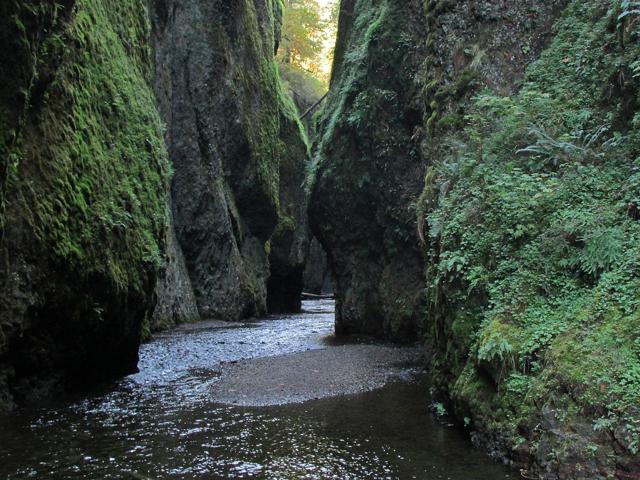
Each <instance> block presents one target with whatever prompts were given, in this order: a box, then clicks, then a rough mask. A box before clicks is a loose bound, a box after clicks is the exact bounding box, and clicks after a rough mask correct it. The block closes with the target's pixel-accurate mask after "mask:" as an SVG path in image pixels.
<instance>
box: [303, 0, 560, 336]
mask: <svg viewBox="0 0 640 480" xmlns="http://www.w3.org/2000/svg"><path fill="white" fill-rule="evenodd" d="M426 3H428V4H431V3H433V2H426ZM427 6H428V5H427ZM557 6H558V2H555V1H545V2H533V1H517V2H511V1H499V2H472V1H469V2H466V1H462V2H435V4H434V5H432V6H430V7H429V6H428V7H429V8H427V9H426V10H425V2H422V1H394V0H385V1H373V0H369V1H366V0H360V1H344V2H342V3H341V17H340V21H339V32H338V42H337V45H336V54H335V59H336V60H335V65H334V73H333V78H332V81H331V90H330V93H329V97H328V99H327V102H326V104H325V106H324V110H323V114H322V118H321V121H320V125H319V140H318V148H317V149H316V152H315V155H314V162H313V165H312V167H311V178H310V184H311V199H310V219H311V226H312V229H313V231H314V233H315V234H316V236H317V238H318V239H319V240H320V241H321V242H322V244H323V245H324V248H325V250H326V251H327V253H328V256H329V262H330V264H331V267H332V270H333V272H334V274H335V277H336V286H335V287H336V298H337V324H338V328H339V329H340V330H342V331H345V332H365V333H370V334H374V335H382V336H388V337H393V338H405V339H406V338H415V337H416V335H417V332H418V331H419V330H421V329H423V328H424V327H425V312H426V298H425V294H424V268H423V267H424V261H423V255H422V252H421V247H420V240H419V237H420V235H419V234H418V230H419V229H418V226H417V225H416V220H415V218H416V208H417V207H420V202H419V200H420V198H419V197H420V192H421V191H422V188H423V186H424V182H423V178H424V171H425V168H426V167H427V166H428V165H430V164H431V163H433V162H434V160H436V159H437V158H439V156H440V155H441V154H442V152H444V151H446V146H445V144H444V142H443V141H442V139H443V138H444V134H445V133H446V132H447V131H450V130H451V129H455V128H459V126H460V125H461V124H463V120H464V110H465V105H466V104H467V103H468V101H469V98H470V97H471V96H472V95H473V93H474V92H477V91H479V90H480V89H481V88H484V87H492V88H497V89H499V90H500V91H515V90H517V87H518V85H519V83H520V81H521V79H522V75H523V72H524V67H525V65H526V64H528V63H529V62H531V61H532V60H533V59H535V58H536V55H537V54H538V53H539V52H540V49H541V47H542V46H543V45H544V42H545V41H546V39H547V37H548V35H545V32H548V29H549V25H550V23H551V21H552V19H553V18H554V13H555V10H556V9H557ZM521 45H527V48H525V49H522V48H521ZM420 234H423V232H421V233H420ZM427 323H428V321H427Z"/></svg>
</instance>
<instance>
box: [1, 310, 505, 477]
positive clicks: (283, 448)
mask: <svg viewBox="0 0 640 480" xmlns="http://www.w3.org/2000/svg"><path fill="white" fill-rule="evenodd" d="M304 309H305V313H302V314H298V315H289V316H281V317H273V318H270V319H267V320H263V321H258V322H250V323H242V324H221V323H220V322H204V323H201V324H195V325H190V326H185V327H182V328H179V329H176V330H174V331H171V332H168V333H163V334H161V335H157V336H155V337H154V339H153V340H152V341H150V342H148V343H146V344H144V345H143V346H142V348H141V351H140V363H139V369H140V371H139V373H137V374H134V375H130V376H128V377H126V378H124V379H122V380H120V381H118V382H115V383H112V384H110V385H105V386H103V387H101V388H100V389H99V390H97V391H93V392H91V393H84V394H83V395H82V396H77V397H75V398H73V397H72V398H68V397H67V398H64V399H57V400H55V401H51V402H50V403H48V404H46V405H39V406H37V407H28V408H23V409H21V410H19V411H18V412H14V413H13V414H11V415H6V416H3V417H0V478H3V479H4V478H6V479H18V478H20V479H21V478H37V479H69V480H71V479H129V478H130V479H142V480H144V479H154V480H155V479H227V478H229V479H236V478H238V479H240V478H255V479H341V480H342V479H414V478H415V479H433V480H436V479H449V480H463V479H464V480H476V479H477V480H497V479H505V478H513V479H515V478H517V475H515V474H513V473H510V472H509V471H508V470H506V469H505V468H503V467H501V466H498V465H495V464H493V463H492V462H491V461H490V460H488V459H487V458H485V457H484V456H483V455H482V454H481V453H479V452H477V451H475V450H473V449H472V447H471V445H470V443H469V441H468V439H467V438H466V437H465V435H464V433H463V432H460V431H458V430H456V429H453V428H449V427H447V426H445V425H443V424H441V423H440V422H439V421H437V420H436V419H434V418H433V417H432V416H431V415H430V413H429V410H428V405H429V402H430V401H429V397H428V390H429V388H428V380H427V378H426V376H425V375H424V374H421V373H420V372H419V368H417V367H409V366H407V367H405V368H404V369H403V370H402V371H400V372H398V371H396V372H395V373H394V376H393V379H391V380H390V381H389V383H387V384H386V386H384V387H383V388H380V389H377V390H374V391H369V392H362V393H358V394H352V395H345V396H337V397H333V398H324V399H319V400H313V401H309V402H305V403H300V404H290V405H276V406H268V407H238V406H230V405H222V404H218V403H215V402H213V401H212V400H211V395H210V392H211V390H212V389H213V388H215V384H216V382H217V381H218V378H219V376H220V372H221V370H223V369H224V366H225V365H227V364H232V363H234V362H237V361H239V360H242V359H247V358H261V357H272V356H276V355H287V354H295V353H296V352H303V351H307V350H315V349H331V348H336V347H335V344H336V342H335V341H334V340H333V336H332V333H333V323H334V314H333V304H332V303H331V302H329V301H318V302H305V304H304ZM344 368H345V369H348V368H349V365H344Z"/></svg>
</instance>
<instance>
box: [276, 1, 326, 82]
mask: <svg viewBox="0 0 640 480" xmlns="http://www.w3.org/2000/svg"><path fill="white" fill-rule="evenodd" d="M323 5H324V6H323ZM338 6H339V2H337V1H333V2H331V3H329V4H327V5H325V4H324V2H323V3H321V2H318V1H317V0H284V11H283V18H282V39H281V42H280V48H279V49H278V57H279V59H280V62H281V63H283V64H285V65H290V66H292V67H294V68H296V69H298V70H303V71H306V72H308V73H310V74H312V75H314V76H315V77H318V78H320V79H322V80H323V81H324V82H325V83H327V82H328V80H329V79H328V75H329V68H328V67H329V66H330V65H331V59H332V56H333V50H332V49H331V48H329V49H327V44H328V42H330V41H331V39H332V38H335V35H336V28H337V23H338Z"/></svg>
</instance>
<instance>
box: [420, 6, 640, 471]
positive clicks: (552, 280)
mask: <svg viewBox="0 0 640 480" xmlns="http://www.w3.org/2000/svg"><path fill="white" fill-rule="evenodd" d="M637 7H638V3H637V2H619V1H611V2H601V1H595V0H589V1H582V0H581V1H573V2H571V3H570V5H569V6H568V7H567V9H566V11H565V12H564V14H563V16H562V18H561V19H560V20H559V21H558V23H557V25H556V27H555V38H554V40H553V42H552V43H551V45H550V46H549V47H548V48H547V49H546V50H545V51H544V53H543V54H542V56H541V58H540V59H539V61H537V62H535V63H534V64H533V65H531V66H530V68H529V69H528V72H527V75H526V78H525V83H524V85H523V87H522V89H521V91H520V93H519V94H517V95H516V96H513V97H500V96H495V95H493V94H492V93H490V92H485V93H483V94H481V95H478V96H477V97H476V98H475V100H474V103H473V106H472V108H471V111H470V112H469V113H468V114H467V115H466V117H465V119H464V121H465V125H466V126H465V128H464V130H463V132H462V133H461V134H454V135H452V137H451V138H450V140H449V144H450V148H449V153H448V154H447V155H446V157H445V158H443V159H442V160H441V161H439V162H437V163H436V164H435V165H434V166H432V167H430V170H429V172H428V173H427V181H428V184H427V187H426V189H425V192H424V193H423V199H422V200H423V202H422V203H423V205H424V206H425V207H424V208H425V210H426V216H425V217H426V218H425V220H426V224H427V225H428V243H429V245H430V247H429V249H428V250H427V255H428V256H429V263H428V278H427V288H428V292H429V298H430V301H431V305H430V318H431V319H432V321H433V331H432V334H433V338H435V343H436V349H437V353H436V356H435V365H434V370H435V372H436V381H437V383H438V385H439V386H440V388H441V389H442V390H443V391H445V392H446V393H447V394H448V395H449V398H450V399H451V400H452V402H453V404H454V405H455V407H456V409H457V410H458V413H459V414H460V418H462V417H467V418H470V419H471V420H472V422H473V423H474V425H475V428H476V429H479V430H484V431H488V432H494V433H499V434H500V435H501V436H502V437H503V438H504V439H505V442H506V443H507V444H508V445H507V446H508V448H510V449H518V448H519V449H521V448H523V446H525V449H526V450H527V451H528V452H534V451H535V450H536V449H537V448H538V446H539V445H538V442H539V441H540V439H541V438H542V436H543V435H544V434H545V433H544V428H540V424H541V409H542V408H543V407H544V408H549V409H551V410H552V411H554V412H555V414H554V415H555V417H556V418H557V419H558V420H561V421H563V422H564V423H565V424H569V423H571V421H574V422H580V420H579V419H580V418H587V419H590V421H591V422H592V427H593V431H594V432H603V431H605V432H607V433H608V434H609V435H610V438H616V441H617V442H618V443H619V444H620V445H621V448H622V449H623V450H624V451H626V452H627V455H629V456H632V457H633V456H635V455H637V454H638V453H639V452H640V374H639V373H640V337H639V335H638V332H640V308H639V307H640V296H639V295H638V292H639V291H640V222H639V221H638V218H639V217H638V213H637V209H638V204H639V200H640V133H639V132H640V130H639V128H638V127H640V113H639V111H640V108H639V107H640V98H639V97H638V92H639V90H640V85H639V84H638V76H637V73H636V72H637V68H638V66H637V59H638V58H639V57H640V45H639V43H638V41H637V40H638V28H637V22H636V19H637V15H638V13H637V12H638V10H637ZM467 423H468V422H467ZM536 425H538V426H536ZM525 437H526V438H525ZM594 438H598V437H597V436H596V435H595V434H594ZM572 442H573V443H571V442H567V443H565V444H564V445H562V448H559V449H558V450H557V451H554V455H555V457H554V460H553V462H556V464H560V463H562V462H563V459H565V458H568V457H567V456H569V455H570V452H571V451H574V450H575V449H578V448H582V447H584V445H582V444H581V443H580V442H575V441H572ZM598 448H601V450H603V451H604V449H605V447H604V446H600V447H598Z"/></svg>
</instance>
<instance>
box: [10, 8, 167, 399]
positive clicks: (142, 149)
mask: <svg viewBox="0 0 640 480" xmlns="http://www.w3.org/2000/svg"><path fill="white" fill-rule="evenodd" d="M149 32H150V31H149V25H148V20H147V18H146V16H145V5H144V3H143V2H141V1H137V0H130V1H122V2H116V3H115V4H114V2H106V1H102V0H82V1H76V2H71V1H68V2H48V1H43V2H38V3H37V4H27V3H26V2H4V3H3V6H2V16H1V19H0V37H1V38H2V44H3V45H4V48H3V52H2V58H1V61H2V65H3V69H2V73H1V74H0V76H2V79H1V80H2V81H1V82H0V85H1V86H0V125H1V127H0V128H1V129H2V133H0V141H1V142H2V143H1V144H0V152H1V155H0V156H1V158H2V186H1V194H2V196H1V202H2V211H1V214H0V215H1V225H2V240H1V242H2V243H1V245H0V251H1V254H2V258H3V259H4V260H3V262H2V267H0V268H1V269H0V274H1V275H0V278H1V279H2V288H3V292H2V299H1V302H2V305H1V308H0V331H1V332H2V333H1V334H0V359H2V360H0V379H1V380H0V381H2V384H1V385H0V391H1V392H2V393H1V394H0V396H1V397H2V400H0V401H3V402H4V403H5V404H9V403H10V402H13V401H14V400H16V401H22V400H25V399H28V398H31V397H32V396H33V392H36V391H40V392H42V393H43V394H44V393H46V392H47V389H48V387H51V386H53V385H54V384H57V383H59V381H61V380H70V381H73V380H74V379H75V380H78V379H80V378H81V379H82V382H83V384H86V383H90V382H92V381H96V380H98V379H99V378H103V377H105V376H110V375H114V374H122V373H126V372H131V371H133V370H134V369H135V368H136V363H137V351H138V350H137V349H138V345H139V341H140V331H141V325H142V322H143V319H144V318H145V317H146V316H148V315H150V313H151V310H152V308H153V305H154V295H153V288H154V284H155V280H156V275H157V272H158V270H159V269H160V267H161V263H162V255H163V250H164V233H165V228H166V219H167V211H166V204H167V182H168V173H169V166H168V161H167V154H166V149H165V146H164V142H163V138H162V129H161V123H160V118H159V116H158V114H157V111H156V108H155V99H154V96H153V92H152V88H151V71H152V68H151V58H150V56H149V48H148V46H149ZM5 66H9V67H10V68H8V69H6V68H5ZM41 387H42V388H41Z"/></svg>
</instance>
